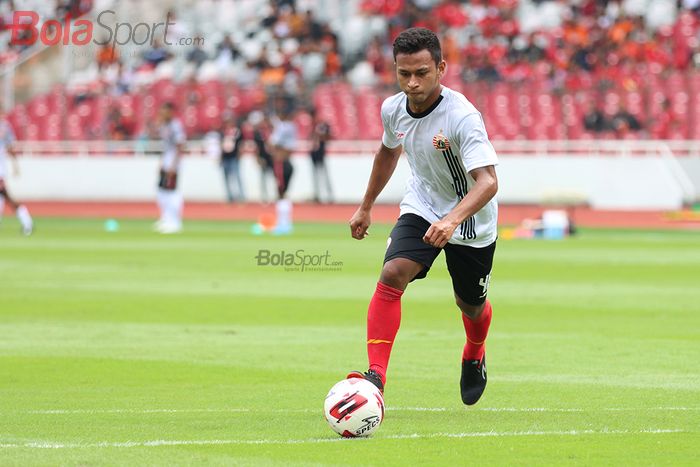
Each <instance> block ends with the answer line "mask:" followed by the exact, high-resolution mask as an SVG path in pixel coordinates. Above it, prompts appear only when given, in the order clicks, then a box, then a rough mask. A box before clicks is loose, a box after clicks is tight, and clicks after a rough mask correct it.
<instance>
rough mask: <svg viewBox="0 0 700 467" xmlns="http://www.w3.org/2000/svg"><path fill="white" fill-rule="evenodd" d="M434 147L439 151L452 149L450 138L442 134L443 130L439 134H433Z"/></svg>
mask: <svg viewBox="0 0 700 467" xmlns="http://www.w3.org/2000/svg"><path fill="white" fill-rule="evenodd" d="M433 147H434V148H435V149H437V150H438V151H446V150H448V149H450V140H449V139H447V136H445V135H443V134H442V130H440V131H439V132H438V134H437V135H435V136H433Z"/></svg>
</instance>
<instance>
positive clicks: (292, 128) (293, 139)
mask: <svg viewBox="0 0 700 467" xmlns="http://www.w3.org/2000/svg"><path fill="white" fill-rule="evenodd" d="M270 144H272V145H273V146H279V147H281V148H283V149H286V150H287V151H289V152H294V150H295V149H296V147H297V126H296V124H295V123H294V122H292V121H291V120H277V121H275V122H274V123H273V126H272V134H270Z"/></svg>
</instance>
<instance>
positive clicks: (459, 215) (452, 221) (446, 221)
mask: <svg viewBox="0 0 700 467" xmlns="http://www.w3.org/2000/svg"><path fill="white" fill-rule="evenodd" d="M469 175H471V177H472V178H473V179H474V182H475V183H474V185H473V186H472V187H471V188H470V189H469V193H467V196H465V197H464V198H462V201H460V202H459V204H457V206H455V207H454V208H453V209H452V210H451V211H450V212H449V213H448V214H447V215H446V216H445V217H443V218H442V219H440V220H439V221H437V222H433V224H432V225H431V226H430V228H428V231H427V232H426V233H425V235H424V236H423V241H424V242H425V243H427V244H429V245H432V246H434V247H437V248H442V247H444V246H445V245H447V242H448V241H449V240H450V238H452V234H453V233H454V231H455V230H456V229H457V227H458V226H459V224H461V223H462V222H464V221H465V220H467V219H469V218H470V217H471V216H473V215H474V214H476V213H477V212H479V211H480V210H481V208H483V207H484V206H486V203H488V202H489V201H491V199H492V198H493V197H494V196H496V192H497V191H498V177H497V176H496V169H495V167H494V166H492V165H488V166H486V167H479V168H476V169H474V170H472V171H471V172H469Z"/></svg>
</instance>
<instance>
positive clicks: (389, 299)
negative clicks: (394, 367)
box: [367, 282, 403, 383]
mask: <svg viewBox="0 0 700 467" xmlns="http://www.w3.org/2000/svg"><path fill="white" fill-rule="evenodd" d="M401 295H403V290H399V289H395V288H393V287H390V286H388V285H386V284H383V283H381V282H377V288H376V290H375V291H374V295H372V300H370V302H369V309H368V311H367V356H368V357H369V368H370V370H374V371H376V372H377V373H379V376H381V378H382V382H384V383H386V370H387V367H388V366H389V356H390V355H391V348H392V347H393V345H394V338H396V333H397V332H398V331H399V326H400V325H401Z"/></svg>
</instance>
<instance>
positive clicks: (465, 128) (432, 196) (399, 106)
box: [382, 86, 498, 247]
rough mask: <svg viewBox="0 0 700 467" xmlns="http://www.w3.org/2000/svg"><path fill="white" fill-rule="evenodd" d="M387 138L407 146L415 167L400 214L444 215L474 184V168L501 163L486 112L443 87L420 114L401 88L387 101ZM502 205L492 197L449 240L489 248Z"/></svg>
mask: <svg viewBox="0 0 700 467" xmlns="http://www.w3.org/2000/svg"><path fill="white" fill-rule="evenodd" d="M382 124H383V125H384V135H383V136H382V143H383V144H384V146H386V147H388V148H396V147H398V146H399V145H403V149H404V151H405V152H406V156H407V158H408V164H409V165H410V167H411V173H412V177H411V178H410V179H409V180H408V185H407V187H406V194H405V196H404V198H403V200H402V201H401V214H407V213H411V214H416V215H418V216H421V217H422V218H424V219H425V220H427V221H428V222H430V223H433V222H436V221H438V220H440V219H442V218H443V217H445V216H446V215H447V214H448V213H449V212H450V211H451V210H452V209H453V208H454V207H455V206H457V204H458V203H459V202H460V201H461V200H462V198H464V197H465V196H466V194H467V192H468V191H469V189H470V188H471V187H472V186H473V185H474V183H475V182H474V179H473V178H472V177H471V175H470V174H469V172H470V171H472V170H474V169H476V168H479V167H486V166H489V165H494V166H495V165H497V164H498V158H497V157H496V151H495V150H494V149H493V146H492V145H491V143H490V142H489V139H488V135H487V133H486V129H485V127H484V122H483V119H482V118H481V114H480V113H479V111H477V110H476V108H475V107H474V106H473V105H472V104H471V102H469V101H468V100H467V98H466V97H464V96H463V95H462V94H460V93H458V92H456V91H453V90H451V89H449V88H446V87H444V86H443V87H442V92H441V95H440V97H439V98H438V100H437V101H436V102H435V104H433V105H432V106H431V107H430V108H429V109H427V110H426V111H424V112H422V113H421V114H415V113H413V112H412V111H411V110H410V109H409V108H408V103H407V98H406V95H405V94H404V93H403V92H401V93H399V94H396V95H394V96H391V97H389V98H387V99H386V100H385V101H384V103H383V104H382ZM497 221H498V204H497V201H496V199H495V198H493V199H491V200H490V201H489V202H488V203H487V204H486V205H485V206H484V207H483V208H482V209H481V210H480V211H479V212H477V213H476V214H474V215H473V216H472V217H470V218H469V219H467V220H465V221H464V222H463V223H462V224H460V226H459V227H457V229H456V230H455V232H454V234H453V235H452V238H451V239H450V241H449V243H453V244H457V245H469V246H472V247H485V246H488V245H490V244H491V243H493V242H494V241H495V240H496V236H497Z"/></svg>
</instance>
